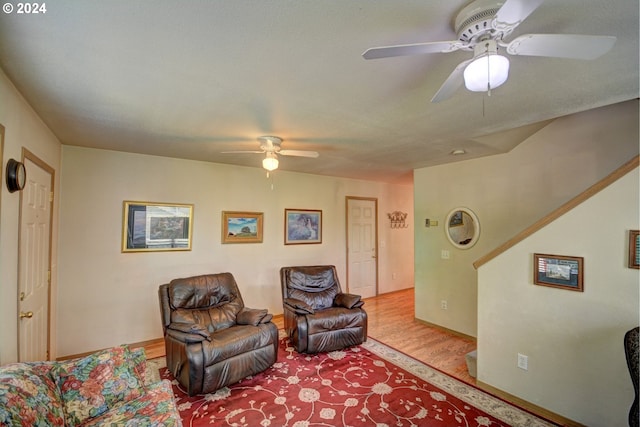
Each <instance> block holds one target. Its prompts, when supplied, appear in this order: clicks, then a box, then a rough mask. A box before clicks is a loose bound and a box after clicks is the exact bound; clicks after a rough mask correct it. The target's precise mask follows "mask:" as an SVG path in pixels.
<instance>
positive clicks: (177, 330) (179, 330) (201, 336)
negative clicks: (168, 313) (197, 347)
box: [167, 322, 211, 343]
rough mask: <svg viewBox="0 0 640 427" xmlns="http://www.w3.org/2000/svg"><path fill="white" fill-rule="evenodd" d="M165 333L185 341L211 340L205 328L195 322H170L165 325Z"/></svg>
mask: <svg viewBox="0 0 640 427" xmlns="http://www.w3.org/2000/svg"><path fill="white" fill-rule="evenodd" d="M167 335H169V336H172V337H173V338H175V339H176V340H178V341H181V342H185V343H196V342H202V341H204V340H207V341H211V335H210V334H209V331H208V330H207V328H206V327H205V326H203V325H199V324H195V323H179V322H174V323H170V324H169V326H168V327H167Z"/></svg>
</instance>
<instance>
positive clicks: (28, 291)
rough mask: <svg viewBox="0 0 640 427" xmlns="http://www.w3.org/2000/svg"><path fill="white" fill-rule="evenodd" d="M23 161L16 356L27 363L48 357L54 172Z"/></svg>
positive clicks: (39, 164) (29, 161) (29, 160)
mask: <svg viewBox="0 0 640 427" xmlns="http://www.w3.org/2000/svg"><path fill="white" fill-rule="evenodd" d="M35 160H36V161H37V159H35ZM24 164H25V169H26V171H27V183H26V185H25V187H24V190H22V193H21V201H20V258H19V261H18V264H19V273H18V299H19V301H18V315H19V317H20V319H19V327H18V349H19V354H18V356H19V359H20V361H21V362H30V361H35V360H48V359H49V351H48V350H49V284H50V273H49V272H50V263H51V261H50V254H49V252H50V239H51V233H50V230H51V204H52V200H53V193H52V192H51V182H52V173H53V172H52V170H51V169H50V168H48V167H47V166H46V165H44V164H42V163H41V162H39V161H38V162H37V163H36V162H34V161H33V160H32V159H30V158H26V159H25V161H24ZM41 166H42V167H41ZM43 167H44V168H43ZM45 168H46V169H45Z"/></svg>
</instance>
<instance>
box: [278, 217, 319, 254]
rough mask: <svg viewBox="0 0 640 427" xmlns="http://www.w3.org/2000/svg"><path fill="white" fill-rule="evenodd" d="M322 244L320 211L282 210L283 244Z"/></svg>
mask: <svg viewBox="0 0 640 427" xmlns="http://www.w3.org/2000/svg"><path fill="white" fill-rule="evenodd" d="M310 243H322V211H317V210H308V209H285V210H284V244H285V245H302V244H310Z"/></svg>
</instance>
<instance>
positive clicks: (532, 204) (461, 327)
mask: <svg viewBox="0 0 640 427" xmlns="http://www.w3.org/2000/svg"><path fill="white" fill-rule="evenodd" d="M637 153H638V101H637V100H633V101H628V102H625V103H620V104H616V105H612V106H608V107H603V108H599V109H594V110H590V111H586V112H583V113H579V114H575V115H571V116H567V117H561V118H559V119H556V120H555V121H553V122H551V123H550V124H549V125H547V126H546V127H545V128H543V129H541V130H540V131H538V132H537V133H536V134H534V135H533V136H531V137H530V138H528V139H527V140H526V141H524V142H523V143H522V144H520V145H519V146H517V147H516V148H515V149H513V150H512V151H511V152H509V153H506V154H503V155H497V156H492V157H485V158H479V159H474V160H468V161H462V162H458V163H452V164H448V165H442V166H436V167H429V168H424V169H419V170H416V171H414V205H415V258H416V261H415V289H416V317H417V318H419V319H422V320H425V321H428V322H432V323H435V324H438V325H441V326H444V327H446V328H449V329H453V330H455V331H458V332H461V333H464V334H467V335H471V336H476V335H477V319H478V311H477V303H478V301H477V297H478V294H477V289H478V288H477V272H476V270H475V269H474V268H473V266H472V263H473V262H474V261H475V260H477V259H478V258H480V257H481V256H483V255H485V254H486V253H488V252H489V251H491V250H492V249H494V248H495V247H497V246H498V245H500V244H501V243H503V242H505V241H506V240H508V239H509V238H511V237H513V236H514V235H515V234H516V233H518V232H520V231H521V230H523V229H524V228H526V227H527V226H529V225H531V224H532V223H534V222H535V221H537V220H538V219H540V218H542V217H543V216H544V215H546V214H547V213H549V212H551V211H553V210H554V209H555V208H557V207H558V206H560V205H562V204H563V203H565V202H566V201H567V200H569V199H571V198H572V197H574V196H575V195H577V194H579V193H580V192H582V191H584V190H585V189H586V188H588V187H589V186H591V185H592V184H594V183H595V182H597V181H598V180H600V179H602V178H603V177H605V176H606V175H608V174H609V173H610V172H611V171H613V170H615V169H616V168H617V167H619V166H620V165H622V164H623V163H625V162H626V161H628V160H629V159H631V158H632V157H633V156H635V155H636V154H637ZM457 206H465V207H467V208H469V209H471V210H472V211H474V212H475V213H476V214H477V216H478V217H479V220H480V223H481V229H482V230H481V234H480V239H479V241H478V243H477V244H476V245H475V246H474V247H473V248H471V249H468V250H459V249H456V248H454V247H453V246H452V245H451V244H450V243H449V241H448V240H447V239H446V237H445V234H444V227H443V223H444V219H445V218H446V216H447V213H448V212H449V211H450V210H451V209H453V208H454V207H457ZM425 218H430V219H432V220H433V219H435V220H439V226H438V227H431V228H426V227H424V219H425ZM442 249H446V250H449V251H450V259H448V260H445V259H442V258H441V250H442ZM441 300H447V301H448V309H447V310H442V309H441V308H440V301H441ZM512 321H514V322H515V321H517V319H512Z"/></svg>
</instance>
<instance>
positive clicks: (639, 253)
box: [629, 230, 640, 269]
mask: <svg viewBox="0 0 640 427" xmlns="http://www.w3.org/2000/svg"><path fill="white" fill-rule="evenodd" d="M629 268H638V269H640V231H639V230H629Z"/></svg>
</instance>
